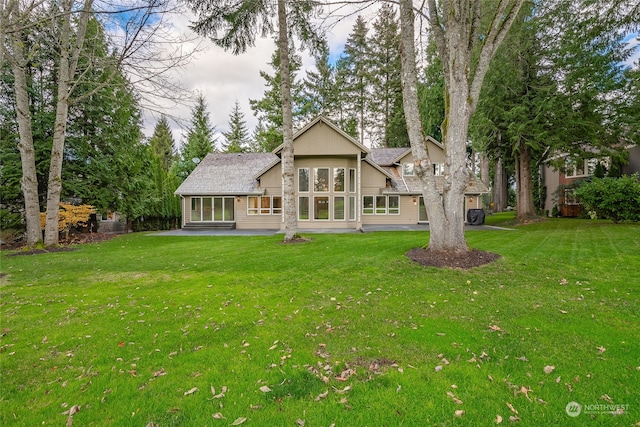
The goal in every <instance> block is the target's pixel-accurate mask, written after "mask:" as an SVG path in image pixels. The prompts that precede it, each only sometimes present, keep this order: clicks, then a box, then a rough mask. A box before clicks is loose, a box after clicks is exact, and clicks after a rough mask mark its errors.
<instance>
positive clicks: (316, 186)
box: [313, 168, 329, 193]
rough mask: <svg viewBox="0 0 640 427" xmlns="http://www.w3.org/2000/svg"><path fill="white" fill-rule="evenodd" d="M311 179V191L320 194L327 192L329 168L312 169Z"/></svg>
mask: <svg viewBox="0 0 640 427" xmlns="http://www.w3.org/2000/svg"><path fill="white" fill-rule="evenodd" d="M313 178H314V181H313V191H315V192H320V193H323V192H327V191H329V168H314V169H313Z"/></svg>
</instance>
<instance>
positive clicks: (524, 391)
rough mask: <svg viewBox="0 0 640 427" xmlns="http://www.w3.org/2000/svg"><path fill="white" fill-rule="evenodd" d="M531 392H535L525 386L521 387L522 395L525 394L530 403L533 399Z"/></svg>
mask: <svg viewBox="0 0 640 427" xmlns="http://www.w3.org/2000/svg"><path fill="white" fill-rule="evenodd" d="M530 391H533V390H531V389H530V388H527V387H525V386H522V387H520V393H522V394H524V395H525V396H526V397H527V399H529V401H531V398H530V397H529V392H530Z"/></svg>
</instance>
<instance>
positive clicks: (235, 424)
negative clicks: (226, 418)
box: [231, 417, 247, 426]
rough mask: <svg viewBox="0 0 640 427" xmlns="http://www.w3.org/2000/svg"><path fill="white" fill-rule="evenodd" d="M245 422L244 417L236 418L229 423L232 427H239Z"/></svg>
mask: <svg viewBox="0 0 640 427" xmlns="http://www.w3.org/2000/svg"><path fill="white" fill-rule="evenodd" d="M245 421H247V418H246V417H239V418H236V420H235V421H234V422H232V423H231V425H232V426H239V425H240V424H242V423H244V422H245Z"/></svg>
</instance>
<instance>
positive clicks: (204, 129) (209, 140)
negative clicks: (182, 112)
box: [177, 94, 216, 179]
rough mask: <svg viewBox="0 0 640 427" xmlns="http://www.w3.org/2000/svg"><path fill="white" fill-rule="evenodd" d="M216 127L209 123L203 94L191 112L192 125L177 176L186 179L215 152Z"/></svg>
mask: <svg viewBox="0 0 640 427" xmlns="http://www.w3.org/2000/svg"><path fill="white" fill-rule="evenodd" d="M214 133H215V126H212V125H211V124H210V121H209V113H208V112H207V103H206V101H205V99H204V96H203V95H202V94H199V95H198V97H197V98H196V105H195V106H194V107H193V109H192V110H191V123H190V126H189V130H188V132H187V141H186V143H185V144H184V146H183V147H182V150H181V152H180V164H179V165H178V171H177V175H178V177H180V178H181V179H185V178H186V177H187V176H188V175H189V174H190V173H191V172H192V171H193V170H194V169H195V168H196V166H197V165H198V163H200V162H201V161H202V159H204V158H205V157H206V155H207V154H209V153H212V152H214V151H215V142H216V138H214V136H213V135H214Z"/></svg>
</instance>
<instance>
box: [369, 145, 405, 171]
mask: <svg viewBox="0 0 640 427" xmlns="http://www.w3.org/2000/svg"><path fill="white" fill-rule="evenodd" d="M409 151H411V148H409V147H401V148H372V149H371V154H369V155H368V156H367V158H369V157H371V160H372V161H374V162H375V163H377V164H378V165H380V166H391V165H393V164H395V163H398V162H399V161H400V159H402V158H403V157H404V156H406V155H407V153H408V152H409Z"/></svg>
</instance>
